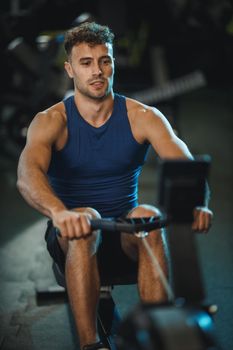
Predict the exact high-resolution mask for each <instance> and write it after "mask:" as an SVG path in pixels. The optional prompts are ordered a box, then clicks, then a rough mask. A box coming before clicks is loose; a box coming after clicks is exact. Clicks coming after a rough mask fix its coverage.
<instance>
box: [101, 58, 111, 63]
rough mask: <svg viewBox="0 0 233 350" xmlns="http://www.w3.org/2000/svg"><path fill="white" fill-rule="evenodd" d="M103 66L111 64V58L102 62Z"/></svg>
mask: <svg viewBox="0 0 233 350" xmlns="http://www.w3.org/2000/svg"><path fill="white" fill-rule="evenodd" d="M102 63H103V64H111V60H110V59H109V58H105V59H103V60H102Z"/></svg>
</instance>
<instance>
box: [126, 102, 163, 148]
mask: <svg viewBox="0 0 233 350" xmlns="http://www.w3.org/2000/svg"><path fill="white" fill-rule="evenodd" d="M126 107H127V112H128V118H129V122H130V125H131V129H132V132H133V134H134V137H135V138H136V140H137V141H138V142H140V143H143V142H145V141H149V142H150V140H149V133H150V132H151V131H152V130H153V131H154V132H158V131H159V129H160V128H161V127H169V123H168V122H167V119H166V118H165V117H164V115H163V114H162V113H161V112H160V111H159V110H158V109H156V108H155V107H151V106H148V105H145V104H143V103H141V102H138V101H136V100H133V99H130V98H127V99H126Z"/></svg>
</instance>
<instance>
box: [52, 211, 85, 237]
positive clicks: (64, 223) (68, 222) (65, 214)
mask: <svg viewBox="0 0 233 350" xmlns="http://www.w3.org/2000/svg"><path fill="white" fill-rule="evenodd" d="M91 218H92V217H91V214H89V213H86V212H83V213H82V212H77V211H72V210H62V211H59V212H57V213H56V214H54V215H53V225H54V227H56V228H57V229H58V230H59V232H60V235H61V237H62V238H67V239H80V238H85V237H88V236H89V235H90V234H91V226H90V220H91Z"/></svg>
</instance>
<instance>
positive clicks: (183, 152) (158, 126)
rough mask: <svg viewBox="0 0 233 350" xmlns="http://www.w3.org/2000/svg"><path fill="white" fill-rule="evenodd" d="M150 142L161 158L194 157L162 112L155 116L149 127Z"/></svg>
mask: <svg viewBox="0 0 233 350" xmlns="http://www.w3.org/2000/svg"><path fill="white" fill-rule="evenodd" d="M149 137H150V140H149V141H150V143H151V144H152V146H153V148H154V149H155V151H156V153H157V154H158V155H159V156H160V157H161V158H180V157H181V158H192V155H191V152H190V151H189V149H188V147H187V145H186V144H185V143H184V142H183V141H182V140H181V139H180V138H179V137H177V136H176V134H175V133H174V131H173V129H172V127H171V125H170V123H169V122H168V120H167V119H166V118H165V117H164V116H163V114H162V113H160V114H158V112H157V114H156V115H155V116H154V118H153V119H152V122H151V127H150V128H149Z"/></svg>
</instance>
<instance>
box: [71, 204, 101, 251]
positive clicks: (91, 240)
mask: <svg viewBox="0 0 233 350" xmlns="http://www.w3.org/2000/svg"><path fill="white" fill-rule="evenodd" d="M72 210H73V211H76V212H78V213H86V214H89V215H91V218H92V219H100V218H101V215H100V214H99V212H98V211H97V210H95V209H94V208H91V207H82V208H73V209H72ZM100 242H101V231H100V230H95V231H92V232H90V235H89V236H85V237H83V238H80V239H73V240H69V241H68V250H69V252H70V253H76V252H77V254H80V250H81V251H85V252H87V253H89V254H90V255H94V254H95V253H96V252H97V250H98V247H99V244H100Z"/></svg>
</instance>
